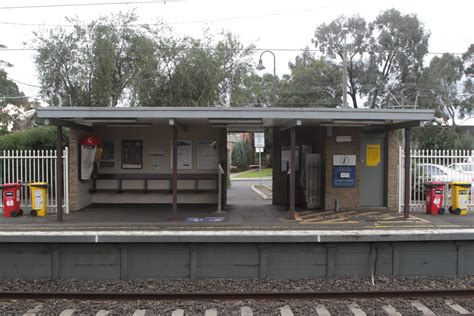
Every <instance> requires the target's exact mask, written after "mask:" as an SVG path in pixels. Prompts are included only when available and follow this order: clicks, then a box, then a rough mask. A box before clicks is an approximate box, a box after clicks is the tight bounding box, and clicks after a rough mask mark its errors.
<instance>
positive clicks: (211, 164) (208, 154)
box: [198, 140, 217, 170]
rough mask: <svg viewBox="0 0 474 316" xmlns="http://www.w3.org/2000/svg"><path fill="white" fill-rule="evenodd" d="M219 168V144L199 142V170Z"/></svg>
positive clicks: (209, 141)
mask: <svg viewBox="0 0 474 316" xmlns="http://www.w3.org/2000/svg"><path fill="white" fill-rule="evenodd" d="M216 168H217V142H216V141H213V140H200V141H199V142H198V169H212V170H214V169H216Z"/></svg>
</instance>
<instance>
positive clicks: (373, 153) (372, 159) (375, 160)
mask: <svg viewBox="0 0 474 316" xmlns="http://www.w3.org/2000/svg"><path fill="white" fill-rule="evenodd" d="M366 156H367V159H366V161H367V167H376V166H377V165H378V164H379V163H380V145H379V144H368V145H367V148H366Z"/></svg>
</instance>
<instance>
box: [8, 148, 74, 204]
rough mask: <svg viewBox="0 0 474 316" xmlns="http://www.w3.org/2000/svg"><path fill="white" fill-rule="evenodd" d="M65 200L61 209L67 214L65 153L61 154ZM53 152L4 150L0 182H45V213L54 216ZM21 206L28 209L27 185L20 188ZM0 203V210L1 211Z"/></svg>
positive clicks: (54, 175) (67, 194)
mask: <svg viewBox="0 0 474 316" xmlns="http://www.w3.org/2000/svg"><path fill="white" fill-rule="evenodd" d="M62 158H63V159H62V163H63V166H64V182H63V183H64V200H63V201H62V204H63V210H64V212H65V213H69V183H68V174H69V172H68V171H69V170H68V150H67V148H65V149H64V151H63V157H62ZM56 163H57V162H56V150H4V151H0V183H13V182H18V181H21V182H23V183H25V184H26V183H27V182H33V181H34V182H47V183H48V194H47V200H48V201H47V206H48V213H56V207H57V201H56V196H57V194H56V192H57V182H56ZM21 205H22V207H23V208H25V209H27V210H28V209H29V208H31V196H30V190H29V188H28V186H27V185H23V186H22V189H21ZM2 207H3V206H2V205H1V203H0V209H2Z"/></svg>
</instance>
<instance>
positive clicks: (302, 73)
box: [278, 50, 342, 107]
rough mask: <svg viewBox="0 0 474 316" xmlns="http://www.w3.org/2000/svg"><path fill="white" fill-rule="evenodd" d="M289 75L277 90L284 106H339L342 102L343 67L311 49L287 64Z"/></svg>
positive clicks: (283, 79)
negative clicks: (313, 52)
mask: <svg viewBox="0 0 474 316" xmlns="http://www.w3.org/2000/svg"><path fill="white" fill-rule="evenodd" d="M288 66H289V68H290V74H289V75H286V76H284V77H283V78H282V80H281V81H280V84H279V86H278V87H279V89H278V104H279V105H281V106H292V107H301V106H310V107H311V106H312V107H336V106H338V105H341V95H342V92H341V90H342V89H341V80H340V78H341V69H340V67H339V66H338V65H336V64H334V63H332V62H331V61H329V60H327V59H326V58H324V57H319V58H316V57H315V56H314V54H312V53H311V52H310V51H309V50H305V51H303V53H302V54H300V55H299V56H297V57H296V58H295V61H294V62H290V63H289V64H288Z"/></svg>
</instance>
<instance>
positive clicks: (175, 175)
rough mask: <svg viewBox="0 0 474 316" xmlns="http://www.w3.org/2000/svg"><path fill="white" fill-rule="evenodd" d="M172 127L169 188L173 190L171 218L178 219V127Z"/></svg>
mask: <svg viewBox="0 0 474 316" xmlns="http://www.w3.org/2000/svg"><path fill="white" fill-rule="evenodd" d="M172 129H173V153H172V154H173V168H172V169H173V171H172V178H171V190H172V192H173V197H172V203H173V206H172V212H173V220H175V221H176V220H178V127H177V126H176V125H173V126H172Z"/></svg>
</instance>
